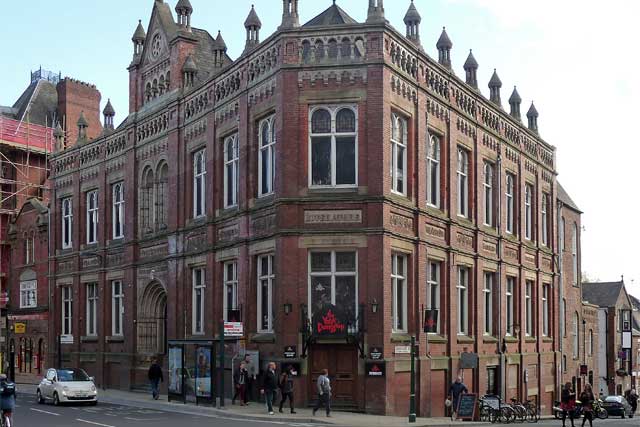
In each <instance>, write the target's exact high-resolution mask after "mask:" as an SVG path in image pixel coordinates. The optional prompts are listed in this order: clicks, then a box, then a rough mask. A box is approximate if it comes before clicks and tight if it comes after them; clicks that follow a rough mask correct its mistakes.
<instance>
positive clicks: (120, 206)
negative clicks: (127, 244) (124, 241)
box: [111, 182, 124, 239]
mask: <svg viewBox="0 0 640 427" xmlns="http://www.w3.org/2000/svg"><path fill="white" fill-rule="evenodd" d="M112 198H113V211H112V215H111V216H112V229H113V238H114V239H120V238H122V237H124V183H123V182H118V183H116V184H113V190H112Z"/></svg>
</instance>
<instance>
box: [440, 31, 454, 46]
mask: <svg viewBox="0 0 640 427" xmlns="http://www.w3.org/2000/svg"><path fill="white" fill-rule="evenodd" d="M452 47H453V42H452V41H451V39H450V38H449V35H448V34H447V30H446V29H445V27H442V34H440V38H439V39H438V42H437V43H436V48H438V49H451V48H452Z"/></svg>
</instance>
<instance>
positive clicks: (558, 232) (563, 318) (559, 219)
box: [556, 200, 567, 399]
mask: <svg viewBox="0 0 640 427" xmlns="http://www.w3.org/2000/svg"><path fill="white" fill-rule="evenodd" d="M562 207H563V204H562V202H561V201H559V200H558V207H557V210H558V213H557V218H556V243H557V245H558V276H557V277H558V306H559V309H560V310H559V311H560V319H559V320H560V321H559V322H558V323H559V324H560V325H559V326H560V327H559V328H558V331H559V335H560V336H559V337H558V338H557V339H558V351H559V352H560V374H559V375H558V378H557V379H556V399H557V398H558V397H559V396H560V389H561V387H562V374H564V370H563V369H564V366H563V364H564V345H563V341H562V339H563V338H564V333H565V331H564V324H565V322H566V315H567V313H565V312H564V304H563V298H564V283H563V278H562V276H563V274H562V251H563V247H564V236H563V234H564V230H562Z"/></svg>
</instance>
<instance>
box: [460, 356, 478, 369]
mask: <svg viewBox="0 0 640 427" xmlns="http://www.w3.org/2000/svg"><path fill="white" fill-rule="evenodd" d="M477 367H478V354H477V353H468V352H464V353H462V354H460V369H475V368H477Z"/></svg>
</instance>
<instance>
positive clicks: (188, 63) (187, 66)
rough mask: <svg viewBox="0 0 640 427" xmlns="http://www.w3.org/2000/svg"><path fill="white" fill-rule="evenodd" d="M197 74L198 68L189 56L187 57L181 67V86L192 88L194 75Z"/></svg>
mask: <svg viewBox="0 0 640 427" xmlns="http://www.w3.org/2000/svg"><path fill="white" fill-rule="evenodd" d="M197 73H198V67H197V66H196V63H195V61H194V60H193V58H192V57H191V55H189V56H187V59H186V60H185V61H184V65H182V75H183V81H182V83H183V85H184V87H192V86H193V83H194V81H195V77H196V74H197Z"/></svg>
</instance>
